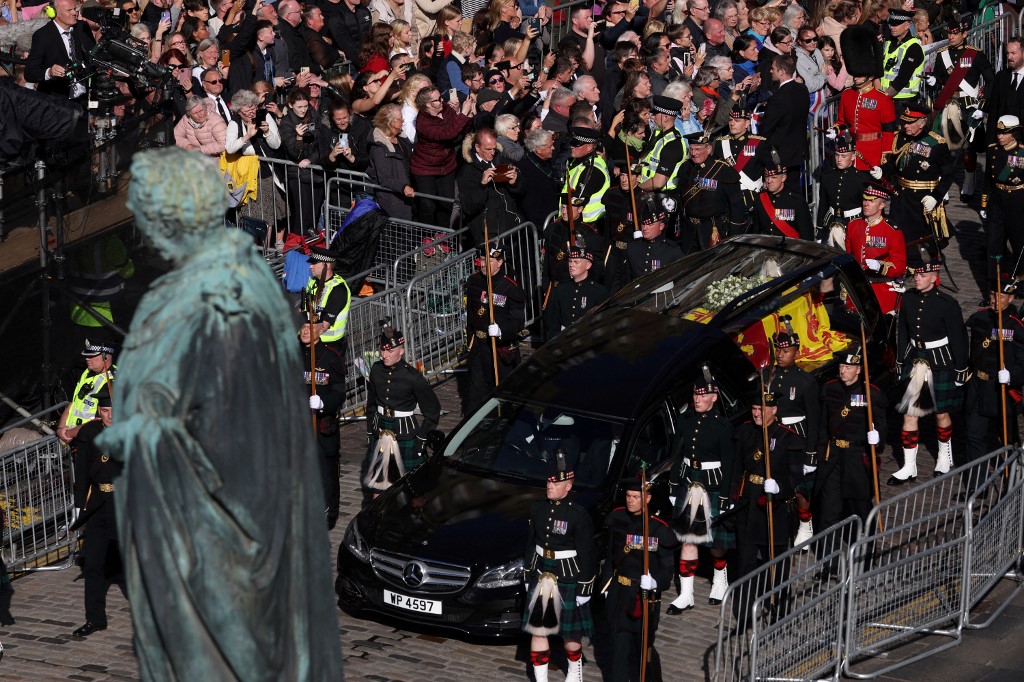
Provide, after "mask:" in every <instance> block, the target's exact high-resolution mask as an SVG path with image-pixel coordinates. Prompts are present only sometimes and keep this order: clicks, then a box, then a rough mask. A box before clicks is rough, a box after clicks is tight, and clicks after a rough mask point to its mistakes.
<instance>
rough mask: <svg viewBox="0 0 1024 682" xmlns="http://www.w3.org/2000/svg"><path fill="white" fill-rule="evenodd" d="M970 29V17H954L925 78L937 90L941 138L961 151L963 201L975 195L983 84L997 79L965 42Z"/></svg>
mask: <svg viewBox="0 0 1024 682" xmlns="http://www.w3.org/2000/svg"><path fill="white" fill-rule="evenodd" d="M970 28H971V18H970V15H963V16H961V15H959V14H958V15H956V16H955V17H954V18H953V20H952V21H951V22H950V24H949V25H948V27H947V33H948V36H949V45H948V46H946V47H944V48H942V49H940V50H939V51H938V55H937V57H936V59H935V68H934V70H933V71H932V73H931V75H929V76H928V77H927V78H926V80H927V82H928V85H929V86H933V87H937V88H939V95H938V97H936V98H935V106H934V107H933V108H934V110H935V112H936V113H937V114H938V115H939V116H940V118H941V123H942V129H941V131H940V132H941V133H942V136H943V137H944V138H946V140H948V141H949V142H950V145H951V146H958V147H961V148H962V149H963V150H964V155H963V158H964V183H963V185H962V186H961V187H960V198H961V199H962V200H964V201H966V200H967V199H969V198H970V197H971V196H973V195H974V171H975V168H976V166H977V155H976V154H975V153H974V144H973V142H974V135H975V132H976V129H977V127H978V126H979V125H981V120H982V118H984V116H985V112H983V111H982V110H981V106H980V98H981V96H982V94H981V87H982V83H984V84H985V85H988V86H991V85H992V83H994V82H995V78H996V72H995V70H994V69H993V68H992V63H991V62H990V61H989V60H988V57H986V56H985V53H984V52H982V51H981V50H978V49H977V48H974V47H971V46H970V45H967V44H965V43H964V40H965V39H966V37H967V31H968V30H969V29H970ZM954 141H955V142H956V143H957V144H956V145H954V144H953V143H954Z"/></svg>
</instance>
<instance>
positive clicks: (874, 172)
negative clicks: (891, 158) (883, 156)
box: [868, 166, 882, 180]
mask: <svg viewBox="0 0 1024 682" xmlns="http://www.w3.org/2000/svg"><path fill="white" fill-rule="evenodd" d="M868 174H869V175H871V177H873V178H874V179H875V180H881V179H882V167H881V166H874V167H872V168H871V170H869V171H868Z"/></svg>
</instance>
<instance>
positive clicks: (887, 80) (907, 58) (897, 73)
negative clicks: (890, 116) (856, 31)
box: [880, 7, 924, 115]
mask: <svg viewBox="0 0 1024 682" xmlns="http://www.w3.org/2000/svg"><path fill="white" fill-rule="evenodd" d="M912 19H913V13H912V10H911V11H908V10H905V9H903V8H902V7H893V8H890V9H889V19H888V24H889V33H890V34H891V35H892V37H891V38H890V39H889V40H887V41H886V42H885V53H884V54H883V55H882V78H881V81H880V82H881V86H882V92H884V93H885V94H887V95H889V96H890V97H892V99H893V102H894V103H895V104H896V114H897V115H899V114H900V113H902V111H903V110H904V109H905V108H906V107H907V106H909V105H911V104H917V101H918V97H919V95H920V92H921V79H922V78H923V77H924V47H923V46H922V45H921V41H920V40H918V39H917V37H915V36H914V35H912V34H911V31H910V22H911V20H912Z"/></svg>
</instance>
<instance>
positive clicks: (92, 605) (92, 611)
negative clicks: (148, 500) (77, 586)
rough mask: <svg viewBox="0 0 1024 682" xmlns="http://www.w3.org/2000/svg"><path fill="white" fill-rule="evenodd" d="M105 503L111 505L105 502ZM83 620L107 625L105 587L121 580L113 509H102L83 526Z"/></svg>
mask: <svg viewBox="0 0 1024 682" xmlns="http://www.w3.org/2000/svg"><path fill="white" fill-rule="evenodd" d="M106 504H107V505H112V504H113V502H112V501H108V502H107V503H106ZM82 573H83V575H84V576H85V619H86V620H87V621H88V622H90V623H94V624H96V625H106V624H107V590H109V589H110V586H111V585H112V584H114V583H120V582H123V580H124V576H123V568H122V566H121V552H120V550H119V548H118V544H117V525H116V523H115V522H114V515H113V513H112V511H111V512H110V513H108V510H106V509H101V510H100V511H98V512H96V513H95V514H93V516H92V518H90V519H89V521H88V522H87V523H86V525H85V566H84V567H83V569H82Z"/></svg>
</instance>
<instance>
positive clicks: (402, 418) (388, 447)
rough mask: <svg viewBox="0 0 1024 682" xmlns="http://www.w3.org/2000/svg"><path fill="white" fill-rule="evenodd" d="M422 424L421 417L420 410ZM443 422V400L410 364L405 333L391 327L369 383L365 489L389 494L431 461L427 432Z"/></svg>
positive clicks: (385, 329) (385, 331) (384, 333)
mask: <svg viewBox="0 0 1024 682" xmlns="http://www.w3.org/2000/svg"><path fill="white" fill-rule="evenodd" d="M417 405H418V406H419V408H420V414H421V415H422V417H423V418H422V420H418V419H416V412H415V411H416V406H417ZM440 419H441V402H440V401H439V400H438V399H437V395H435V393H434V389H432V388H431V387H430V384H428V383H427V379H426V377H424V376H423V375H422V374H421V373H420V372H418V371H416V369H415V368H413V366H412V365H410V364H409V363H408V362H406V361H405V335H404V334H402V332H401V331H400V330H398V329H395V328H393V327H390V326H388V325H387V324H386V323H385V325H384V326H383V328H382V329H381V334H380V360H378V361H377V362H375V363H373V366H372V367H371V368H370V378H369V380H368V381H367V382H366V437H367V440H368V441H369V442H370V443H371V444H372V445H373V447H371V448H370V452H369V453H368V460H369V461H368V464H367V469H366V475H365V476H364V477H363V485H364V486H365V487H367V488H368V489H370V490H374V491H377V492H380V491H383V490H387V489H388V488H389V487H390V486H391V484H392V483H394V482H395V481H396V480H398V478H401V477H402V476H404V475H405V473H406V472H408V471H412V470H413V469H415V468H416V467H418V466H419V465H420V464H422V463H423V462H424V461H426V458H427V447H426V445H427V434H428V433H429V432H430V431H431V429H435V428H437V422H438V421H439V420H440Z"/></svg>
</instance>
